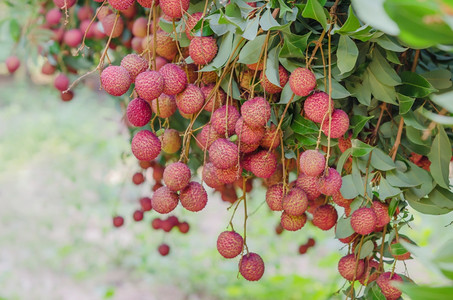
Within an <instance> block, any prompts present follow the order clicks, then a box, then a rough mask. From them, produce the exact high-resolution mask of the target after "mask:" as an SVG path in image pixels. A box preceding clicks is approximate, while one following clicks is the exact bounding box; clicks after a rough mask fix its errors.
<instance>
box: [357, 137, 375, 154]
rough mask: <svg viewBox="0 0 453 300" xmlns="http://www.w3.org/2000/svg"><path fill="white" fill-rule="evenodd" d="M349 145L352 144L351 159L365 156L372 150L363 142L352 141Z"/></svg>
mask: <svg viewBox="0 0 453 300" xmlns="http://www.w3.org/2000/svg"><path fill="white" fill-rule="evenodd" d="M351 144H352V156H353V157H360V156H364V155H367V154H368V153H370V152H371V151H372V150H373V148H374V147H372V146H370V145H368V144H365V143H364V142H362V141H360V140H358V139H352V140H351Z"/></svg>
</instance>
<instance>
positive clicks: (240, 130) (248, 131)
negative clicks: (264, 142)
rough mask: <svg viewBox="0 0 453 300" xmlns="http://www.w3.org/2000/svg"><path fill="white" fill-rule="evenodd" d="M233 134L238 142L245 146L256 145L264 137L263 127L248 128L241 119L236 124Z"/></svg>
mask: <svg viewBox="0 0 453 300" xmlns="http://www.w3.org/2000/svg"><path fill="white" fill-rule="evenodd" d="M235 132H236V134H237V136H238V138H239V140H240V141H241V142H243V143H246V144H257V143H259V141H260V140H261V139H262V138H263V136H264V132H265V130H264V127H250V126H249V125H247V124H246V123H245V122H244V119H243V118H242V117H241V118H239V120H238V121H237V122H236V126H235Z"/></svg>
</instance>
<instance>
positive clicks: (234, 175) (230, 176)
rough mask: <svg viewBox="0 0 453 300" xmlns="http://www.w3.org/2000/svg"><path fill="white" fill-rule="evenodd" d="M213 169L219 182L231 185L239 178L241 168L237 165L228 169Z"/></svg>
mask: <svg viewBox="0 0 453 300" xmlns="http://www.w3.org/2000/svg"><path fill="white" fill-rule="evenodd" d="M214 168H215V172H216V176H217V178H218V179H219V181H220V182H222V183H224V184H228V183H233V182H235V181H236V180H238V179H239V178H240V177H241V170H242V169H241V167H240V166H239V164H237V165H235V166H233V167H231V168H229V169H219V168H216V167H215V166H214Z"/></svg>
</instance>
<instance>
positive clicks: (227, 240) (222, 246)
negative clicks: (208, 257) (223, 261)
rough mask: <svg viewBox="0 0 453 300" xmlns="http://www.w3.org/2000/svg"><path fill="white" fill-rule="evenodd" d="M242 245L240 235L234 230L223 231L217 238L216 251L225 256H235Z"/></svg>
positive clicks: (240, 250) (239, 251)
mask: <svg viewBox="0 0 453 300" xmlns="http://www.w3.org/2000/svg"><path fill="white" fill-rule="evenodd" d="M243 247H244V240H243V239H242V236H241V235H240V234H239V233H237V232H235V231H224V232H222V233H221V234H220V235H219V237H218V238H217V251H219V253H220V255H222V256H223V257H225V258H235V257H236V256H238V255H239V254H240V253H241V252H242V249H243Z"/></svg>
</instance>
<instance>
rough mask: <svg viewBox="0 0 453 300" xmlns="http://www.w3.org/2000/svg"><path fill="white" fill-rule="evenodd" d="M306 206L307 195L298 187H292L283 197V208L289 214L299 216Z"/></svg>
mask: <svg viewBox="0 0 453 300" xmlns="http://www.w3.org/2000/svg"><path fill="white" fill-rule="evenodd" d="M307 207H308V199H307V195H305V193H304V191H303V190H302V189H300V188H298V187H292V188H291V189H290V190H289V191H288V193H287V194H286V195H285V196H284V197H283V209H284V210H285V212H286V213H287V214H289V215H292V216H300V215H302V214H303V213H304V212H305V211H306V210H307ZM282 225H283V224H282Z"/></svg>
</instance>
